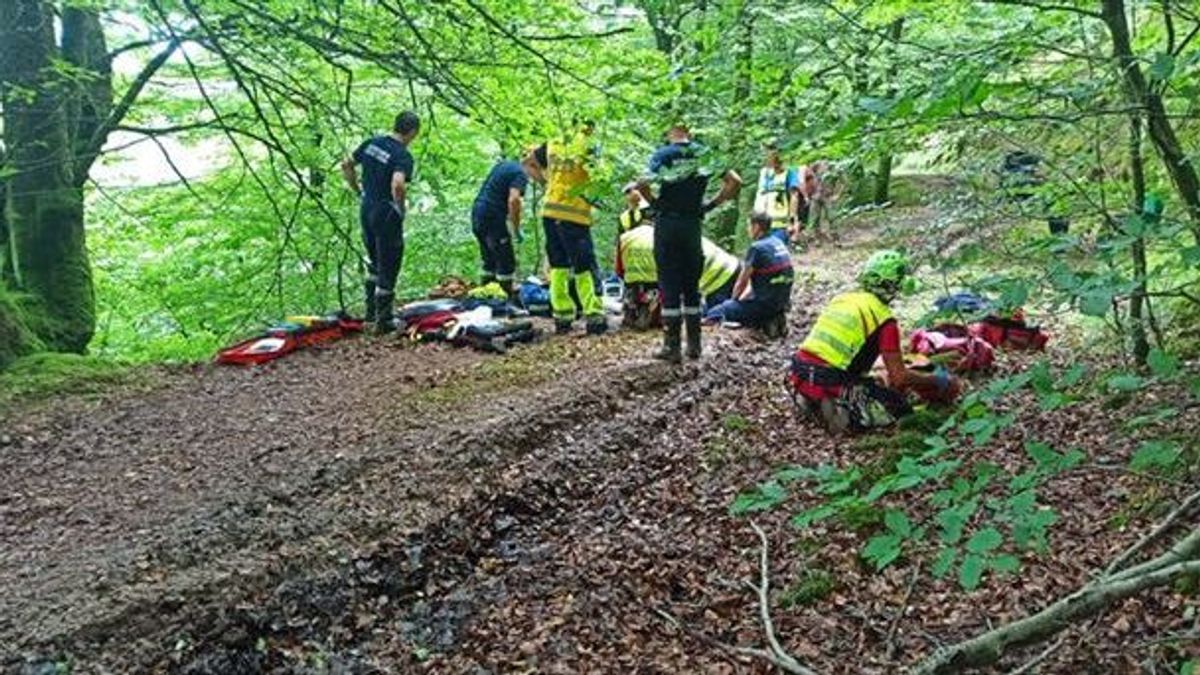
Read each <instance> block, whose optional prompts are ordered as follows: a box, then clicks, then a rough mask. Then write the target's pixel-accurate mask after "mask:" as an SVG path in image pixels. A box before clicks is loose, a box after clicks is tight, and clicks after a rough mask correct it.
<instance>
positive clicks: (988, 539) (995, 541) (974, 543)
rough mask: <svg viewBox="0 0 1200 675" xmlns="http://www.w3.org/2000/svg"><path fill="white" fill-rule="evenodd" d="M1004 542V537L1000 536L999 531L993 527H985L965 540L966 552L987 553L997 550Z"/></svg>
mask: <svg viewBox="0 0 1200 675" xmlns="http://www.w3.org/2000/svg"><path fill="white" fill-rule="evenodd" d="M1003 542H1004V537H1003V536H1001V535H1000V531H999V530H997V529H996V528H994V527H986V528H984V529H982V530H979V531H978V532H976V533H975V534H973V535H971V538H970V539H969V540H967V550H968V551H970V552H971V553H987V552H988V551H991V550H993V549H996V548H999V547H1000V544H1001V543H1003Z"/></svg>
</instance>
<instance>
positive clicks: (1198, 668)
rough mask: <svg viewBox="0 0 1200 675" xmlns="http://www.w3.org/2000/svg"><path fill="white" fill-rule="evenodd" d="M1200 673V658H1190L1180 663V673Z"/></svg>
mask: <svg viewBox="0 0 1200 675" xmlns="http://www.w3.org/2000/svg"><path fill="white" fill-rule="evenodd" d="M1198 673H1200V660H1196V659H1188V660H1187V661H1184V662H1183V663H1181V664H1179V675H1198Z"/></svg>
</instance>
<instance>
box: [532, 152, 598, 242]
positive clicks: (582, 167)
mask: <svg viewBox="0 0 1200 675" xmlns="http://www.w3.org/2000/svg"><path fill="white" fill-rule="evenodd" d="M546 152H547V155H548V157H547V164H549V166H548V167H547V176H546V202H545V206H543V207H542V217H544V218H556V219H558V220H565V221H567V222H570V223H576V224H578V225H591V224H592V205H591V204H589V203H588V201H587V200H586V199H584V198H583V197H584V195H583V190H584V188H585V187H586V186H587V183H588V180H589V178H590V177H589V175H588V167H587V157H588V148H587V137H586V136H584V135H583V134H580V135H579V136H576V137H575V139H574V140H573V141H571V142H570V143H567V144H563V143H550V144H549V145H548V146H547V148H546Z"/></svg>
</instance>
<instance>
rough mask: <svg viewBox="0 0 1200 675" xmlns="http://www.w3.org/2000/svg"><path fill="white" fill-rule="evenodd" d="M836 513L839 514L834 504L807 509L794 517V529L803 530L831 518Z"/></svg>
mask: <svg viewBox="0 0 1200 675" xmlns="http://www.w3.org/2000/svg"><path fill="white" fill-rule="evenodd" d="M835 513H837V507H835V506H833V505H832V504H822V505H820V506H816V507H813V508H811V509H806V510H804V511H801V512H800V513H797V514H796V515H795V516H792V527H795V528H798V529H801V530H802V529H804V528H806V527H808V526H809V525H812V524H813V523H816V522H819V521H822V520H825V519H827V518H829V517H830V516H832V515H834V514H835Z"/></svg>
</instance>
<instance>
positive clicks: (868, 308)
mask: <svg viewBox="0 0 1200 675" xmlns="http://www.w3.org/2000/svg"><path fill="white" fill-rule="evenodd" d="M891 318H892V310H890V309H888V306H887V305H885V304H883V301H882V300H880V299H879V298H878V297H876V296H875V294H874V293H868V292H866V291H855V292H853V293H843V294H841V295H839V296H837V297H835V298H834V299H833V300H832V301H830V303H829V306H828V307H826V308H825V310H824V311H822V312H821V315H820V316H819V317H817V323H816V324H815V325H814V326H813V327H812V330H811V331H809V333H808V337H807V338H805V339H804V344H802V345H800V349H802V350H804V351H806V352H808V353H809V354H812V355H814V356H819V357H821V359H822V360H823V361H825V362H826V363H828V364H829V366H830V367H831V368H837V369H839V370H846V369H847V368H849V367H850V363H851V362H853V361H854V357H855V356H857V355H858V353H859V352H860V351H861V350H862V348H863V346H864V345H865V344H867V340H868V339H869V338H870V337H871V335H872V334H873V333H874V332H875V331H876V330H878V329H879V327H880V326H882V325H883V324H884V323H885V322H886V321H887V320H889V319H891Z"/></svg>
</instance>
